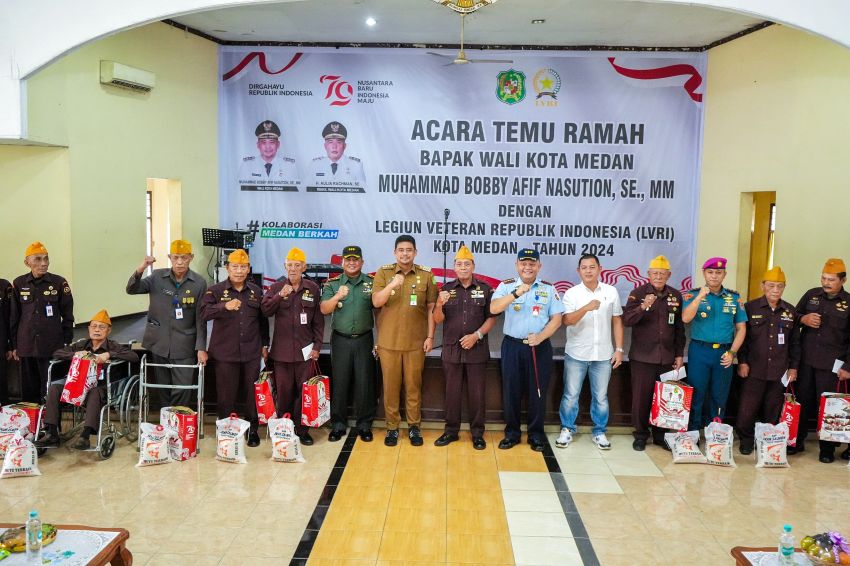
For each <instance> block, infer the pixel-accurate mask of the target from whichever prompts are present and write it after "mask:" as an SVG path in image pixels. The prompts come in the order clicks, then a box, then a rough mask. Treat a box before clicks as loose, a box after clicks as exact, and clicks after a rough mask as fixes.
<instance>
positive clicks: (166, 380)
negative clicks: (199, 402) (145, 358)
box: [151, 354, 198, 407]
mask: <svg viewBox="0 0 850 566" xmlns="http://www.w3.org/2000/svg"><path fill="white" fill-rule="evenodd" d="M151 363H153V364H177V365H181V366H193V365H195V364H197V363H198V359H197V358H186V359H181V360H172V359H169V358H163V357H160V356H157V355H156V354H151ZM153 369H155V370H156V371H155V372H154V375H155V376H156V383H159V384H163V385H194V384H195V370H194V369H193V368H170V369H169V368H153ZM159 391H160V403H162V406H163V407H166V406H171V407H174V406H182V407H191V406H192V405H190V404H189V403H191V402H192V390H191V389H171V390H168V389H160V390H159Z"/></svg>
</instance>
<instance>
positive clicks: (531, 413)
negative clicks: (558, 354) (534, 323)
mask: <svg viewBox="0 0 850 566" xmlns="http://www.w3.org/2000/svg"><path fill="white" fill-rule="evenodd" d="M535 349H536V354H537V355H536V358H537V372H536V375H537V378H536V379H535V371H534V356H533V355H532V351H531V346H529V345H528V344H523V342H522V340H517V339H516V338H512V337H510V336H505V338H504V340H503V341H502V407H503V410H504V413H505V438H508V439H511V440H519V439H520V437H521V435H522V432H521V431H520V410H521V408H522V398H523V396H527V397H528V438H529V439H532V438H534V439H536V440H538V441H541V442H542V441H543V440H544V439H545V438H546V435H545V434H544V432H543V419H544V417H545V415H546V391H547V390H548V389H549V377H550V376H551V374H552V343H551V342H550V341H549V340H546V341H545V342H543V343H542V344H539V345H538V346H536V347H535ZM538 380H539V382H540V395H538V394H537V381H538Z"/></svg>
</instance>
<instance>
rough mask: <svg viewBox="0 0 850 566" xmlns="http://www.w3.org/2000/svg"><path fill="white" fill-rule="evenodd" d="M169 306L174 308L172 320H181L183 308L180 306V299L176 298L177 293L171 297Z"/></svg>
mask: <svg viewBox="0 0 850 566" xmlns="http://www.w3.org/2000/svg"><path fill="white" fill-rule="evenodd" d="M178 292H179V291H178ZM171 304H172V306H174V318H176V319H177V320H183V307H181V306H180V297H178V296H177V293H174V295H173V296H172V298H171Z"/></svg>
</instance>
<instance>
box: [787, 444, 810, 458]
mask: <svg viewBox="0 0 850 566" xmlns="http://www.w3.org/2000/svg"><path fill="white" fill-rule="evenodd" d="M805 451H806V445H805V444H800V443H799V442H798V443H797V446H789V447H788V448H786V449H785V453H786V454H788V455H791V454H799V453H800V452H805Z"/></svg>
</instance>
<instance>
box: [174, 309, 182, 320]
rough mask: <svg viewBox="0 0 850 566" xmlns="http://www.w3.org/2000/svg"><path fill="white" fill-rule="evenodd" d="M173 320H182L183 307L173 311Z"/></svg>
mask: <svg viewBox="0 0 850 566" xmlns="http://www.w3.org/2000/svg"><path fill="white" fill-rule="evenodd" d="M174 318H176V319H177V320H183V307H177V308H176V309H174Z"/></svg>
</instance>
